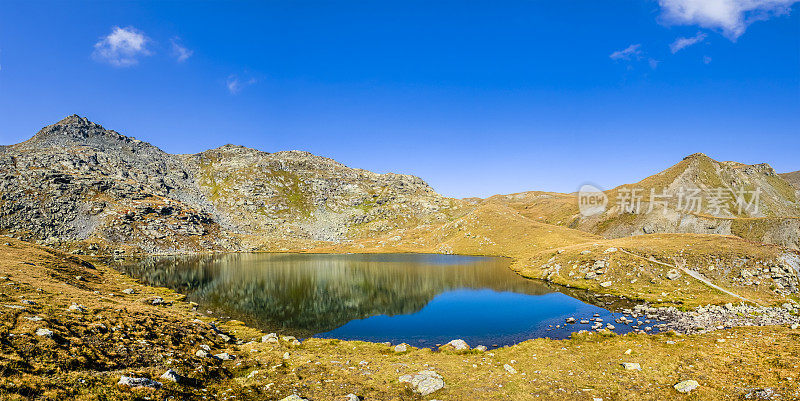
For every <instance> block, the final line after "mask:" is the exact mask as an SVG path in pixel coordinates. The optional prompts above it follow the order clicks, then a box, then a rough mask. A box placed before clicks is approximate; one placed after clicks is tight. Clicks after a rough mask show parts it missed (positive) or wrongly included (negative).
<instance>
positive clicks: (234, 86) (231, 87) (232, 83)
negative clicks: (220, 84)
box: [225, 74, 256, 95]
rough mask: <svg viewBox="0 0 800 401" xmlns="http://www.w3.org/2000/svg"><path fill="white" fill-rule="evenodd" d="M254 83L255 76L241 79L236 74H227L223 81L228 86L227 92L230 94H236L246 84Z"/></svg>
mask: <svg viewBox="0 0 800 401" xmlns="http://www.w3.org/2000/svg"><path fill="white" fill-rule="evenodd" d="M254 83H256V79H255V78H249V79H242V78H240V77H239V76H238V75H236V74H231V75H228V80H227V81H226V83H225V86H227V87H228V92H230V93H231V94H234V95H235V94H237V93H239V92H241V91H242V89H243V88H244V87H246V86H250V85H252V84H254Z"/></svg>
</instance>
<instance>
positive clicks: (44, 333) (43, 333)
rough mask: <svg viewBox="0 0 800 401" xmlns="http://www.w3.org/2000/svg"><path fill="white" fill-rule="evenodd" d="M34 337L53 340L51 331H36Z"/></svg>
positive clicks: (42, 329) (43, 329)
mask: <svg viewBox="0 0 800 401" xmlns="http://www.w3.org/2000/svg"><path fill="white" fill-rule="evenodd" d="M36 335H37V336H39V337H47V338H53V330H50V329H45V328H41V329H36Z"/></svg>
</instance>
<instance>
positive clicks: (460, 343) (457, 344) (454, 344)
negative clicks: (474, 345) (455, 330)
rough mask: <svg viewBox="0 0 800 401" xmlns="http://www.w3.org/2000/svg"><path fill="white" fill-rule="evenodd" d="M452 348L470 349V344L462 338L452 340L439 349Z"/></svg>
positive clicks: (458, 349)
mask: <svg viewBox="0 0 800 401" xmlns="http://www.w3.org/2000/svg"><path fill="white" fill-rule="evenodd" d="M445 348H452V349H454V350H456V351H468V350H469V344H467V342H466V341H464V340H462V339H457V340H452V341H450V342H449V343H447V344H445V345H442V346H441V347H439V349H445Z"/></svg>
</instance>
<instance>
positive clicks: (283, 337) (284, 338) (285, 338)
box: [281, 336, 300, 345]
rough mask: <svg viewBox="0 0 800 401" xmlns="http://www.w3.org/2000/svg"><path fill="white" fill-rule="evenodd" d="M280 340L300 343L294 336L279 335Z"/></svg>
mask: <svg viewBox="0 0 800 401" xmlns="http://www.w3.org/2000/svg"><path fill="white" fill-rule="evenodd" d="M281 340H283V341H284V342H287V343H289V345H300V341H299V340H297V338H295V337H294V336H281Z"/></svg>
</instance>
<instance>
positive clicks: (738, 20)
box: [658, 0, 800, 40]
mask: <svg viewBox="0 0 800 401" xmlns="http://www.w3.org/2000/svg"><path fill="white" fill-rule="evenodd" d="M798 1H800V0H658V4H659V5H660V6H661V9H662V12H663V14H662V16H663V18H664V20H665V21H666V22H668V23H672V24H678V25H700V26H702V27H705V28H712V29H719V30H721V31H722V33H723V34H724V35H725V36H727V37H728V38H729V39H731V40H736V38H738V37H739V36H741V35H742V34H743V33H744V31H745V30H746V29H747V26H748V25H750V24H751V23H753V22H755V21H758V20H765V19H768V18H770V17H772V16H774V15H781V14H788V13H789V11H790V10H791V6H792V4H794V3H797V2H798Z"/></svg>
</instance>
